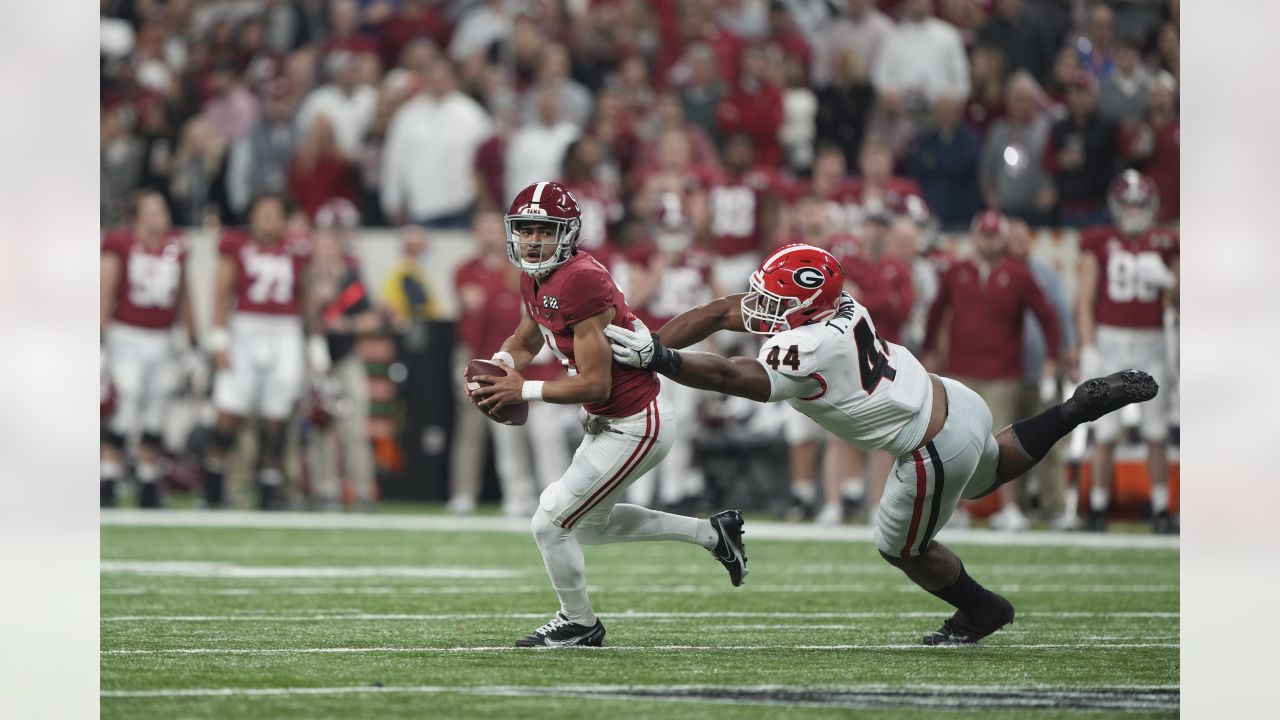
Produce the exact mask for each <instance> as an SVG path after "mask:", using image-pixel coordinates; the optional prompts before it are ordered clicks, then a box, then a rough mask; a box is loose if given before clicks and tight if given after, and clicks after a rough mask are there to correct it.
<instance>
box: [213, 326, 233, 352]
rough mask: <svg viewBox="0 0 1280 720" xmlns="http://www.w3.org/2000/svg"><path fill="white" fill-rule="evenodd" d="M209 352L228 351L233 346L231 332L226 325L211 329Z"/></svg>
mask: <svg viewBox="0 0 1280 720" xmlns="http://www.w3.org/2000/svg"><path fill="white" fill-rule="evenodd" d="M208 343H209V352H211V353H220V352H226V351H227V350H228V349H229V348H230V347H231V333H229V332H227V329H226V328H224V327H215V328H213V329H211V330H210V331H209V338H208Z"/></svg>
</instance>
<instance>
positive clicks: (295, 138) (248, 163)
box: [226, 78, 319, 223]
mask: <svg viewBox="0 0 1280 720" xmlns="http://www.w3.org/2000/svg"><path fill="white" fill-rule="evenodd" d="M295 104H296V97H295V95H294V92H293V89H292V88H291V87H290V83H289V81H288V80H285V79H284V78H279V79H277V80H274V81H272V82H269V83H267V85H266V87H265V88H264V90H263V114H262V117H261V119H259V120H258V122H257V123H256V124H255V125H254V126H253V128H252V129H251V130H250V131H249V132H248V133H246V134H245V136H244V137H242V138H240V139H239V140H237V141H235V142H234V143H232V145H231V148H230V151H229V153H228V155H227V169H226V194H227V209H228V211H229V213H230V217H232V218H233V219H234V221H235V222H237V223H242V222H244V221H245V220H247V219H248V211H249V200H250V199H251V198H253V197H256V196H258V195H260V194H263V193H275V194H280V193H283V192H285V190H287V189H288V188H287V184H288V180H289V167H290V164H291V163H292V162H293V160H294V153H295V152H296V151H297V149H298V143H299V137H300V135H299V133H298V131H297V130H296V126H295V125H294V122H293V109H294V106H295ZM316 207H319V206H316ZM316 207H312V208H311V209H310V210H308V214H310V213H311V212H314V210H315V209H316Z"/></svg>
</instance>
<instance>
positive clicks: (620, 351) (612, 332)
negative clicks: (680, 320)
mask: <svg viewBox="0 0 1280 720" xmlns="http://www.w3.org/2000/svg"><path fill="white" fill-rule="evenodd" d="M631 328H632V329H631V330H627V329H626V328H621V327H618V326H616V325H608V326H606V327H605V329H604V334H605V337H607V338H609V348H610V349H611V350H612V351H613V359H614V360H616V361H618V362H620V363H622V364H623V365H630V366H631V367H637V368H644V369H645V370H652V371H654V372H657V373H662V374H663V375H667V376H672V375H675V374H676V373H678V372H680V367H681V365H683V364H684V361H683V360H682V359H681V357H680V353H678V352H676V351H675V350H672V349H670V348H665V347H663V346H662V341H660V340H659V339H658V336H657V334H656V333H653V332H650V331H649V328H648V327H646V326H645V324H644V323H643V322H642V321H641V320H640V319H639V318H634V317H633V318H632V320H631Z"/></svg>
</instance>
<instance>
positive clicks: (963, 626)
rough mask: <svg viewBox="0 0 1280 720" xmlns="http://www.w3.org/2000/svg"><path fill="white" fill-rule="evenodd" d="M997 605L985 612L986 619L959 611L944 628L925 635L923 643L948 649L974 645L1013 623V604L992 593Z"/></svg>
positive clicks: (945, 623)
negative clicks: (971, 616)
mask: <svg viewBox="0 0 1280 720" xmlns="http://www.w3.org/2000/svg"><path fill="white" fill-rule="evenodd" d="M991 595H992V597H993V598H995V603H993V604H992V606H991V607H990V608H989V609H987V610H985V611H984V613H983V614H984V615H987V617H986V618H983V619H982V621H978V620H975V619H973V618H970V617H969V616H967V615H965V614H964V613H963V612H961V611H959V610H957V611H956V612H955V614H954V615H952V616H951V617H949V618H947V620H946V622H944V623H942V627H940V628H938V629H937V630H934V631H933V632H931V633H929V634H928V635H925V636H924V637H923V638H922V639H921V642H922V643H924V644H925V645H931V646H937V647H947V646H954V645H972V644H974V643H976V642H978V641H979V640H981V639H982V638H984V637H986V636H988V635H990V634H991V633H993V632H995V631H997V630H999V629H1000V628H1002V627H1004V626H1005V625H1008V624H1009V623H1011V622H1013V614H1014V613H1013V603H1010V602H1009V601H1008V600H1007V599H1005V598H1004V597H1003V596H1001V595H997V594H995V593H991Z"/></svg>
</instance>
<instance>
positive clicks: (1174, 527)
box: [1151, 510, 1181, 535]
mask: <svg viewBox="0 0 1280 720" xmlns="http://www.w3.org/2000/svg"><path fill="white" fill-rule="evenodd" d="M1180 531H1181V528H1180V527H1179V523H1178V517H1177V516H1176V515H1172V514H1170V513H1169V511H1168V510H1161V511H1160V512H1158V513H1156V516H1155V517H1153V518H1151V532H1154V533H1155V534H1157V535H1177V534H1179V532H1180Z"/></svg>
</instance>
